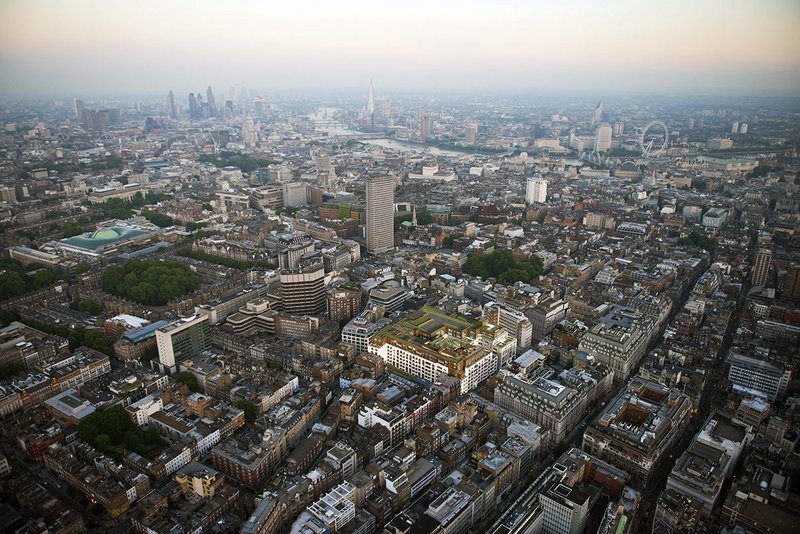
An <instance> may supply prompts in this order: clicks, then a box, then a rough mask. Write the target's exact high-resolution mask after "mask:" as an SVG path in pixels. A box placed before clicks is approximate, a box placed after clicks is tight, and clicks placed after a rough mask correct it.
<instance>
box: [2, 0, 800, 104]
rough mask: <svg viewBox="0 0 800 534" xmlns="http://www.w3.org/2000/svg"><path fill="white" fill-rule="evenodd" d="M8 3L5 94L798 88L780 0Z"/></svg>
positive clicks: (796, 12) (757, 91)
mask: <svg viewBox="0 0 800 534" xmlns="http://www.w3.org/2000/svg"><path fill="white" fill-rule="evenodd" d="M545 7H546V9H545ZM0 14H2V17H0V21H2V22H0V29H1V30H2V32H0V35H1V36H0V69H2V71H3V72H4V73H6V75H5V76H3V82H2V83H0V93H2V94H5V95H20V94H24V95H28V96H40V95H41V96H44V95H47V96H52V95H56V94H67V93H75V92H83V93H92V94H106V95H115V94H155V93H161V92H165V91H166V90H167V89H169V88H170V87H171V88H173V89H174V90H175V91H176V92H184V91H186V92H189V91H191V90H192V89H193V88H194V90H197V89H202V88H204V87H206V86H207V85H208V84H209V83H211V85H212V87H213V86H218V87H227V86H228V85H229V84H230V83H231V82H232V81H234V80H236V81H238V82H240V83H243V84H245V85H247V86H248V87H259V88H262V87H267V88H270V89H274V90H276V91H296V90H305V89H317V88H332V89H333V88H352V87H361V86H363V85H364V83H365V80H368V79H369V78H373V79H375V80H381V83H380V86H381V87H382V88H384V89H390V90H395V91H431V90H436V91H451V90H452V91H456V92H464V93H470V92H474V93H492V94H495V93H498V92H500V93H502V92H523V93H524V92H533V93H537V92H539V93H553V92H562V91H565V90H567V91H572V92H584V91H585V92H602V93H605V94H616V93H624V94H631V93H641V94H654V93H657V94H720V95H732V96H737V95H748V96H751V95H752V96H762V95H764V96H778V95H780V96H797V95H800V60H798V59H797V57H796V51H797V50H798V49H800V34H799V33H798V32H796V31H795V28H796V27H797V23H798V21H800V6H798V5H797V4H796V3H794V2H789V1H783V0H775V1H771V2H767V3H764V4H760V3H756V2H744V3H741V4H740V5H737V6H735V7H731V6H730V5H728V4H727V3H723V2H716V1H705V2H701V3H699V4H698V3H688V2H684V1H678V2H670V3H668V4H660V5H658V6H654V5H650V4H647V5H640V4H639V3H634V2H615V3H614V4H613V5H611V6H608V7H606V6H605V5H604V7H602V8H600V7H598V6H594V5H592V4H591V3H588V2H581V1H573V2H567V3H564V4H563V5H559V6H553V5H550V4H547V5H546V6H545V4H542V3H539V2H535V3H531V4H518V3H515V2H501V3H498V4H496V5H493V6H492V9H491V10H486V9H485V7H484V6H482V5H481V4H480V3H477V2H467V3H459V4H451V3H439V4H436V5H427V4H422V3H411V4H407V5H404V7H403V9H389V8H386V7H381V6H370V5H369V4H365V3H362V2H348V3H345V4H337V9H336V10H333V9H330V8H325V6H324V5H323V4H319V3H318V2H314V1H311V0H309V1H306V2H302V5H299V6H298V5H294V4H293V5H292V6H291V7H289V6H279V5H271V4H266V5H264V4H258V3H253V2H248V1H239V2H229V3H226V4H225V6H224V7H220V6H219V5H217V4H214V5H211V4H204V3H200V4H199V5H198V4H194V3H187V2H182V1H180V2H170V3H168V4H166V5H161V4H155V3H152V2H140V3H137V4H136V5H135V6H119V5H116V4H114V5H112V4H106V3H102V2H96V1H94V0H86V1H81V2H74V3H69V4H67V3H60V2H53V1H48V0H37V1H33V2H18V1H11V2H6V3H4V5H3V7H0ZM33 36H35V38H33ZM212 72H213V75H211V74H210V73H212Z"/></svg>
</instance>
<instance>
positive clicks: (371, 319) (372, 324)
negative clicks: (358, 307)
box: [342, 309, 391, 352]
mask: <svg viewBox="0 0 800 534" xmlns="http://www.w3.org/2000/svg"><path fill="white" fill-rule="evenodd" d="M389 324H391V321H390V320H389V319H386V318H383V317H377V316H376V314H375V311H374V310H371V309H367V310H364V311H363V312H361V314H359V315H358V317H355V318H354V319H353V320H351V321H350V322H349V323H347V324H346V325H345V326H344V328H342V343H347V344H348V345H353V346H354V347H355V348H356V350H357V351H358V352H367V351H368V350H369V342H370V340H371V339H372V336H374V335H375V334H377V333H378V332H380V331H381V330H382V329H383V328H384V327H385V326H387V325H389Z"/></svg>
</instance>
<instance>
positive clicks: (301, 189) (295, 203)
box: [283, 182, 308, 208]
mask: <svg viewBox="0 0 800 534" xmlns="http://www.w3.org/2000/svg"><path fill="white" fill-rule="evenodd" d="M307 203H308V201H307V193H306V184H302V183H297V182H294V183H284V184H283V205H284V206H286V207H289V208H299V207H302V206H305V205H306V204H307Z"/></svg>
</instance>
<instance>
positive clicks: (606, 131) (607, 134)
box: [594, 124, 612, 152]
mask: <svg viewBox="0 0 800 534" xmlns="http://www.w3.org/2000/svg"><path fill="white" fill-rule="evenodd" d="M611 133H612V131H611V126H610V125H608V124H602V125H601V126H600V127H599V128H598V129H597V135H596V137H595V139H594V151H595V152H606V151H608V150H611Z"/></svg>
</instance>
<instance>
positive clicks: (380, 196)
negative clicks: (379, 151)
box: [367, 176, 395, 254]
mask: <svg viewBox="0 0 800 534" xmlns="http://www.w3.org/2000/svg"><path fill="white" fill-rule="evenodd" d="M394 186H395V182H394V178H392V177H391V176H381V177H375V178H370V179H369V180H367V252H369V253H370V254H383V253H385V252H389V251H390V250H392V249H394Z"/></svg>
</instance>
